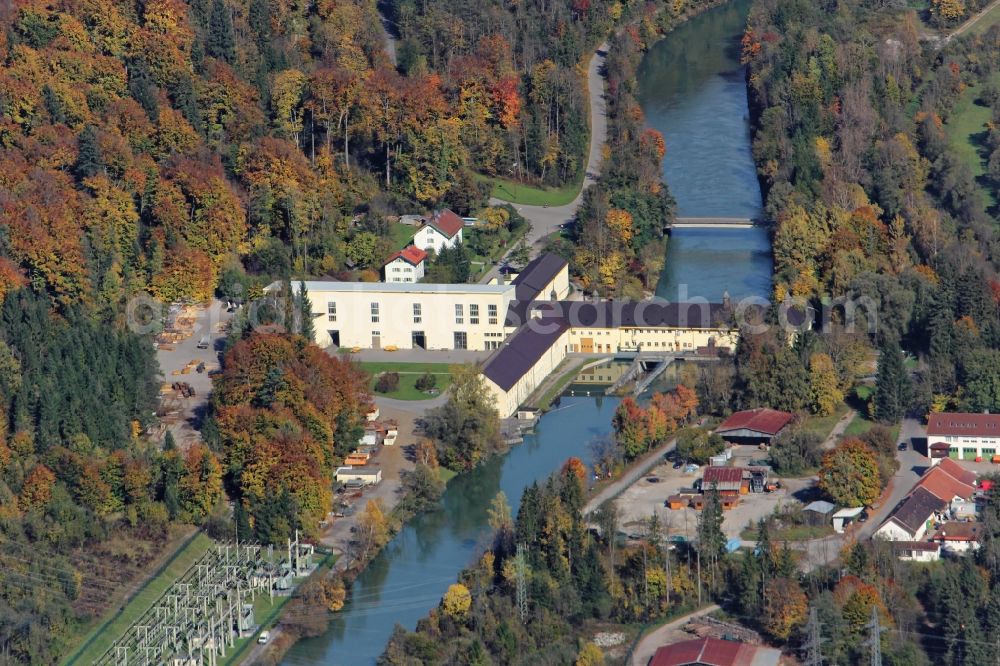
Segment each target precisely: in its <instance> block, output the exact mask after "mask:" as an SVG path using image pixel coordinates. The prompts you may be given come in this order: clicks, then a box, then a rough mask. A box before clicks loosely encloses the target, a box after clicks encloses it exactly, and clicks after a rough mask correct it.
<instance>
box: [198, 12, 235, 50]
mask: <svg viewBox="0 0 1000 666" xmlns="http://www.w3.org/2000/svg"><path fill="white" fill-rule="evenodd" d="M205 51H206V52H207V53H208V55H209V56H211V57H213V58H218V59H219V60H225V61H226V62H227V63H229V64H233V62H235V61H236V36H235V33H234V32H233V17H232V16H230V14H229V8H228V7H226V3H224V2H223V1H222V0H213V2H212V12H211V14H210V15H209V18H208V42H207V43H206V44H205Z"/></svg>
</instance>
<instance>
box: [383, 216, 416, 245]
mask: <svg viewBox="0 0 1000 666" xmlns="http://www.w3.org/2000/svg"><path fill="white" fill-rule="evenodd" d="M415 233H417V228H416V227H412V226H410V225H409V224H401V223H399V222H396V223H394V224H392V225H390V226H389V238H391V239H392V246H393V247H394V248H396V249H397V250H402V249H403V248H404V247H406V246H407V245H409V244H410V241H411V240H413V234H415Z"/></svg>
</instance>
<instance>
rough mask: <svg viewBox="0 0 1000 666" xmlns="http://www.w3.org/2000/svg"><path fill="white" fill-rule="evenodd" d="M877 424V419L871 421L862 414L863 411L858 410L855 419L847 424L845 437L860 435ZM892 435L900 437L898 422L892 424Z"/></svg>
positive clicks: (894, 437) (896, 437) (895, 437)
mask: <svg viewBox="0 0 1000 666" xmlns="http://www.w3.org/2000/svg"><path fill="white" fill-rule="evenodd" d="M876 425H877V424H876V423H875V421H869V420H868V419H867V418H866V417H865V416H862V414H861V412H858V413H857V415H856V416H855V417H854V420H853V421H851V422H850V423H848V424H847V429H846V430H845V431H844V437H860V436H861V435H863V434H865V433H866V432H868V431H869V430H871V429H872V428H874V427H875V426H876ZM892 437H893V439H899V424H898V423H897V424H896V425H894V426H892Z"/></svg>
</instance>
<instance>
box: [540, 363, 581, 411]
mask: <svg viewBox="0 0 1000 666" xmlns="http://www.w3.org/2000/svg"><path fill="white" fill-rule="evenodd" d="M588 363H590V361H580V362H579V363H577V365H576V367H575V368H573V369H572V370H570V371H569V372H567V373H566V374H565V375H563V376H562V377H560V378H559V381H557V382H556V383H555V384H553V385H552V386H550V387H549V388H548V390H547V391H545V393H544V394H542V397H541V398H539V399H538V403H537V407H538V408H539V409H548V408H549V405H551V404H552V401H553V400H555V399H556V398H557V397H558V396H560V395H561V394H562V392H563V391H564V390H565V389H566V387H567V386H568V385H569V383H570V382H572V381H573V380H574V379H576V376H577V375H578V374H579V373H580V370H581V369H582V368H583V366H585V365H587V364H588ZM562 369H563V368H562V366H561V365H560V367H559V368H556V372H561V371H562Z"/></svg>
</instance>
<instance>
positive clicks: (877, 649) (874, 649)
mask: <svg viewBox="0 0 1000 666" xmlns="http://www.w3.org/2000/svg"><path fill="white" fill-rule="evenodd" d="M865 629H867V630H868V632H869V633H868V640H867V641H865V645H867V646H868V647H869V648H870V649H871V651H870V652H869V654H870V655H871V659H870V660H869V662H868V663H869V664H871V666H882V640H881V636H882V632H883V631H885V628H883V627H880V626H879V621H878V606H876V605H874V604H873V605H872V619H871V621H869V622H868V624H866V625H865Z"/></svg>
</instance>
